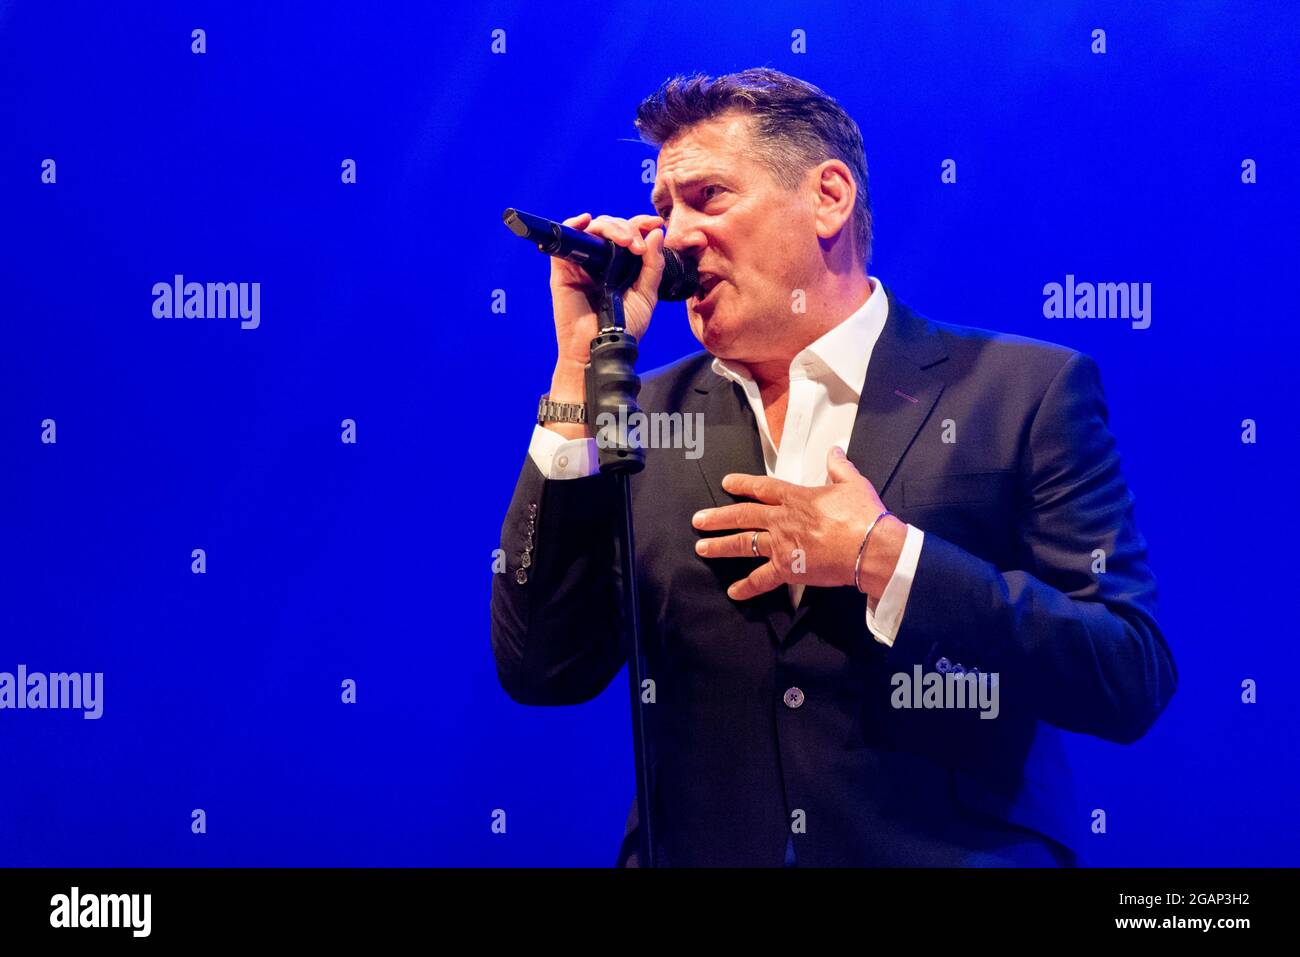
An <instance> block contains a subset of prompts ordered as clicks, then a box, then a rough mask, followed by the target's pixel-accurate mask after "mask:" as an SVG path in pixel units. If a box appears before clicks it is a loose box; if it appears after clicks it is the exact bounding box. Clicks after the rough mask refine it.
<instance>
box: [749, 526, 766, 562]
mask: <svg viewBox="0 0 1300 957" xmlns="http://www.w3.org/2000/svg"><path fill="white" fill-rule="evenodd" d="M749 547H750V550H751V551H752V552H753V553H754V557H755V558H762V557H763V556H762V555H760V554H759V553H758V532H755V533H754V537H753V538H751V539H750V540H749Z"/></svg>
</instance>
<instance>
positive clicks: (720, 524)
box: [691, 502, 772, 531]
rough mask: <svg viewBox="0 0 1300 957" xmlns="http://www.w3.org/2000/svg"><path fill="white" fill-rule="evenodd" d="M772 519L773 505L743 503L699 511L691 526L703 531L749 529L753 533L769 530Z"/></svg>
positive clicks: (692, 519)
mask: <svg viewBox="0 0 1300 957" xmlns="http://www.w3.org/2000/svg"><path fill="white" fill-rule="evenodd" d="M771 517H772V506H771V505H760V504H758V503H757V502H741V503H740V504H739V505H724V506H722V507H721V508H706V509H703V510H701V511H698V512H696V513H695V515H694V516H693V517H692V518H691V524H692V525H694V526H695V527H696V528H698V529H701V530H702V531H720V530H722V529H726V528H748V529H750V530H751V531H753V530H754V529H756V528H757V529H761V528H768V527H769V526H768V522H769V521H771Z"/></svg>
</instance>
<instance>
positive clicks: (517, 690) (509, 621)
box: [492, 457, 626, 705]
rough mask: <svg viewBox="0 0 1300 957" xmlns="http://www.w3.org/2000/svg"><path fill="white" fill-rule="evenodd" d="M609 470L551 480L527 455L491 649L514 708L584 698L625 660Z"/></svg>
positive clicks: (508, 532)
mask: <svg viewBox="0 0 1300 957" xmlns="http://www.w3.org/2000/svg"><path fill="white" fill-rule="evenodd" d="M617 493H618V488H617V485H616V483H615V481H614V479H613V477H612V476H609V475H604V474H600V473H597V474H595V475H591V476H588V477H585V478H572V479H565V480H547V479H545V478H543V477H542V473H541V471H540V470H539V469H538V467H537V465H536V464H535V463H534V462H533V460H532V458H531V457H528V458H526V459H525V461H524V466H523V471H522V472H521V473H520V476H519V481H518V482H517V483H516V485H515V492H514V496H513V498H512V499H511V502H510V507H509V509H508V510H507V512H506V518H505V522H504V524H503V525H502V527H501V548H502V550H503V552H504V558H505V562H504V564H505V567H504V569H503V570H501V571H498V572H496V573H495V574H494V575H493V576H492V653H493V656H494V657H495V659H496V667H497V677H498V678H499V679H500V681H501V686H502V688H504V689H505V691H506V693H507V694H509V695H510V697H511V698H513V699H514V700H515V701H517V702H519V703H520V704H536V705H562V704H581V703H582V702H584V701H589V700H591V699H592V698H594V697H596V696H597V695H598V694H600V693H601V692H602V691H603V690H604V689H605V688H606V687H607V686H608V685H609V683H610V681H611V680H613V678H614V676H615V675H617V674H618V672H619V669H620V668H621V667H622V666H623V663H624V661H625V660H626V655H625V654H624V651H623V647H622V616H621V612H620V604H619V602H620V597H619V594H620V582H621V575H620V573H619V571H618V565H617V560H618V554H617V548H616V546H615V541H614V536H615V518H616V517H617V515H618V512H617V511H616V508H617V507H618V505H619V501H618V494H617Z"/></svg>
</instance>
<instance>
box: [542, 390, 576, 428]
mask: <svg viewBox="0 0 1300 957" xmlns="http://www.w3.org/2000/svg"><path fill="white" fill-rule="evenodd" d="M586 421H587V405H586V403H584V402H552V401H551V394H550V393H549V392H547V393H545V394H543V396H542V398H541V401H540V402H538V403H537V424H538V425H545V424H546V423H547V422H574V423H577V424H579V425H582V424H584V423H586Z"/></svg>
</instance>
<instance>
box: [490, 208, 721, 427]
mask: <svg viewBox="0 0 1300 957" xmlns="http://www.w3.org/2000/svg"><path fill="white" fill-rule="evenodd" d="M503 219H504V221H505V224H506V225H507V226H508V227H510V230H511V232H513V233H514V234H515V235H517V236H519V237H521V238H524V239H527V240H529V241H530V242H533V243H536V244H537V247H538V248H539V249H540V250H541V251H542V252H546V253H549V254H550V255H551V256H552V257H553V258H552V259H551V306H552V310H553V312H554V319H555V339H556V345H557V347H558V353H559V354H558V360H557V362H556V366H555V373H554V375H553V376H552V378H551V393H550V394H551V399H552V400H554V401H556V402H582V401H583V400H584V398H585V386H584V369H585V366H586V364H587V362H588V361H589V360H590V358H591V340H592V339H594V338H595V337H596V335H597V334H598V333H599V331H600V300H601V291H600V290H601V281H602V280H604V279H606V278H607V273H609V272H614V273H616V274H618V275H620V276H622V277H624V278H626V277H627V276H630V275H633V274H635V276H636V278H635V280H634V281H633V282H632V284H631V285H630V286H628V287H627V288H626V290H625V291H624V293H623V321H624V328H625V329H626V331H627V332H628V334H629V335H632V336H634V337H636V339H637V340H638V341H639V340H640V339H641V337H642V336H643V335H645V332H646V330H647V329H648V328H649V326H650V317H651V314H652V313H653V312H654V308H655V305H656V304H657V303H658V301H659V299H660V298H665V299H685V298H687V297H688V296H690V295H692V294H693V293H694V292H695V291H696V289H697V288H698V285H699V279H698V276H697V274H696V264H695V262H694V260H691V259H689V258H687V257H683V256H679V255H678V254H677V253H675V252H673V251H672V250H669V251H667V252H666V253H665V251H664V248H663V244H664V233H663V230H662V228H661V227H662V226H663V219H662V218H660V217H659V216H653V215H642V216H633V217H632V218H631V219H620V218H618V217H615V216H597V217H596V218H594V219H593V218H592V216H591V214H590V213H582V214H581V215H579V216H572V217H570V218H569V219H566V220H564V222H563V223H554V222H552V221H550V220H548V219H543V218H542V217H540V216H534V215H532V214H530V213H525V212H522V211H520V210H516V209H507V210H506V211H505V214H504V216H503ZM624 250H626V252H624ZM634 257H635V258H634ZM547 428H550V429H551V430H552V431H555V432H558V433H560V434H562V435H564V436H565V437H566V438H579V437H581V436H583V435H590V432H589V430H588V429H587V427H585V426H581V425H575V424H567V423H553V424H550V425H548V426H547Z"/></svg>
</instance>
